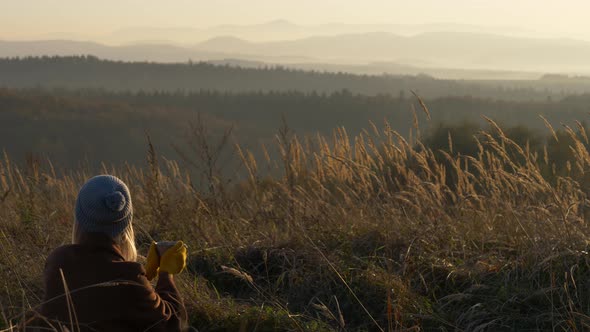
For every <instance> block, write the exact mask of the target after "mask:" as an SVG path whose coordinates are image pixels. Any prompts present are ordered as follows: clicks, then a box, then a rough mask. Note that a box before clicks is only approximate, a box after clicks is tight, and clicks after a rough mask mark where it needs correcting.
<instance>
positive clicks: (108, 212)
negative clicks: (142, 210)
mask: <svg viewBox="0 0 590 332" xmlns="http://www.w3.org/2000/svg"><path fill="white" fill-rule="evenodd" d="M132 218H133V205H132V204H131V195H130V194H129V189H128V188H127V185H125V183H124V182H123V181H121V180H120V179H118V178H116V177H114V176H112V175H98V176H95V177H93V178H92V179H90V180H88V182H86V183H85V184H84V186H82V189H80V192H79V193H78V198H77V199H76V222H77V223H78V226H79V227H80V228H81V230H82V231H84V232H100V233H105V234H107V235H109V236H111V237H112V238H114V237H116V236H117V235H119V234H121V233H122V232H123V231H124V230H125V229H126V228H127V227H128V226H129V224H130V223H131V219H132Z"/></svg>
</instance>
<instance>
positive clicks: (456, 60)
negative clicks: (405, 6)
mask: <svg viewBox="0 0 590 332" xmlns="http://www.w3.org/2000/svg"><path fill="white" fill-rule="evenodd" d="M273 25H277V26H279V25H284V26H285V27H288V26H289V24H288V23H286V22H284V23H282V24H281V23H279V22H275V23H273ZM230 28H231V26H228V27H227V28H226V29H227V30H228V31H230V30H231V29H230ZM219 29H221V28H219ZM170 33H173V32H170ZM74 54H92V55H95V56H97V57H100V58H104V59H112V60H124V61H154V62H186V61H188V60H189V59H192V60H193V61H219V60H225V59H239V60H243V61H255V62H264V63H266V64H271V65H273V64H283V65H289V66H293V67H297V68H310V69H315V70H335V69H337V70H342V71H351V72H355V73H371V74H376V73H384V72H385V73H393V74H416V73H421V72H422V73H426V74H430V75H433V73H436V74H434V75H433V76H438V77H445V76H444V74H443V75H440V74H441V69H444V70H445V71H447V74H448V70H449V69H451V70H454V69H461V70H455V71H454V72H455V74H465V75H466V76H464V77H463V78H471V76H473V75H471V73H472V72H473V71H476V72H478V73H480V74H482V73H483V74H485V73H487V74H491V78H501V77H496V76H497V74H501V75H504V74H506V73H507V72H508V71H510V72H512V71H516V72H520V74H524V73H527V72H529V74H528V77H527V78H530V77H531V72H532V73H535V75H536V76H540V75H539V74H537V73H547V72H559V73H577V74H588V73H590V60H589V59H590V42H586V41H580V40H573V39H534V38H524V37H506V36H500V35H493V34H485V33H469V32H428V33H423V34H419V35H416V36H410V37H407V36H401V35H397V34H393V33H388V32H372V33H357V34H342V35H336V36H317V37H309V38H303V39H296V40H286V41H271V42H252V41H248V40H245V39H240V38H237V37H216V38H212V39H209V40H207V41H204V42H201V43H198V44H192V45H178V44H171V43H166V42H149V43H148V42H142V43H134V44H126V45H122V46H108V45H104V44H100V43H95V42H80V41H69V40H46V41H0V57H13V56H27V55H74ZM498 71H500V72H501V73H498ZM520 74H519V75H520ZM484 76H485V75H484ZM517 76H518V75H517ZM525 76H526V75H525ZM446 78H460V77H456V76H454V74H453V75H451V76H446ZM479 78H486V77H481V76H480V77H479Z"/></svg>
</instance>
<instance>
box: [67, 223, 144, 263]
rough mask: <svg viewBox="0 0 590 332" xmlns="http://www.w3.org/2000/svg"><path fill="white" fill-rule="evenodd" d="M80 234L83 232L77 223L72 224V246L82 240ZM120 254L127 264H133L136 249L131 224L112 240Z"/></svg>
mask: <svg viewBox="0 0 590 332" xmlns="http://www.w3.org/2000/svg"><path fill="white" fill-rule="evenodd" d="M82 234H84V231H82V229H81V228H80V226H78V222H75V223H74V228H73V229H72V243H73V244H80V239H81V238H82ZM113 240H114V241H115V243H116V244H117V246H118V247H119V249H120V250H121V253H122V254H123V258H124V259H125V260H126V261H129V262H135V261H136V260H137V248H136V247H135V232H134V231H133V226H132V224H129V226H127V228H125V230H124V231H123V232H122V233H121V234H119V235H117V236H116V237H115V238H113Z"/></svg>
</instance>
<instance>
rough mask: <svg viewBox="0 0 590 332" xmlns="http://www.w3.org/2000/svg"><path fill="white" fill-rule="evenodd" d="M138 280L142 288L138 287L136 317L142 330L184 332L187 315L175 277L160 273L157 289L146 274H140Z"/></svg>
mask: <svg viewBox="0 0 590 332" xmlns="http://www.w3.org/2000/svg"><path fill="white" fill-rule="evenodd" d="M138 279H139V280H138V281H139V284H140V285H141V287H137V291H136V296H137V297H138V298H137V302H136V303H137V304H138V306H137V307H136V312H135V315H136V317H137V318H138V321H137V323H138V324H139V325H141V326H140V328H141V330H142V331H150V332H155V331H183V328H184V327H185V326H186V325H187V314H186V309H185V307H184V303H183V301H182V299H181V297H180V294H179V292H178V289H177V288H176V285H175V284H174V279H173V277H172V276H171V275H169V274H168V273H160V275H159V277H158V283H157V284H156V287H155V289H154V287H152V285H151V283H150V282H149V281H148V279H147V277H146V276H145V273H143V274H140V275H139V278H138ZM138 286H139V285H138ZM135 315H134V316H135ZM140 322H141V323H140Z"/></svg>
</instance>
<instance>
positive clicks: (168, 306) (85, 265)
mask: <svg viewBox="0 0 590 332" xmlns="http://www.w3.org/2000/svg"><path fill="white" fill-rule="evenodd" d="M75 216H76V221H75V224H74V230H73V243H74V244H72V245H65V246H62V247H59V248H57V249H55V250H54V251H53V252H52V253H51V254H50V255H49V257H48V258H47V262H46V265H45V272H44V282H45V301H44V303H43V305H42V307H41V312H40V314H41V315H42V316H43V317H44V318H43V321H44V324H43V325H50V326H49V327H51V328H52V329H56V330H58V331H61V330H63V328H64V327H66V328H67V329H69V330H70V331H79V330H80V331H180V330H182V328H183V327H184V326H186V311H185V308H184V304H183V301H182V299H181V298H180V295H179V293H178V290H177V288H176V286H175V284H174V278H173V277H172V275H173V274H176V273H180V272H181V271H182V270H183V268H184V267H185V264H186V247H185V246H184V244H183V243H182V241H178V242H177V243H176V244H175V245H174V246H173V247H171V248H170V249H168V250H166V251H165V252H163V253H162V256H161V257H160V255H159V253H158V249H160V248H158V249H157V248H156V244H155V243H152V245H151V247H150V250H149V253H148V257H147V265H146V267H145V269H144V267H143V266H142V265H140V264H139V263H136V262H135V261H136V258H137V251H136V249H135V237H134V233H133V227H132V223H131V221H132V217H133V206H132V204H131V196H130V194H129V189H128V188H127V186H126V185H125V183H123V182H122V181H121V180H120V179H118V178H116V177H114V176H110V175H100V176H96V177H94V178H92V179H90V180H89V181H88V182H87V183H86V184H85V185H84V186H83V187H82V189H81V190H80V192H79V194H78V198H77V200H76V213H75ZM156 274H157V275H158V283H157V285H156V287H155V289H154V288H153V287H152V285H151V284H150V280H152V279H153V278H154V277H155V276H156ZM29 328H30V327H29Z"/></svg>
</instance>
